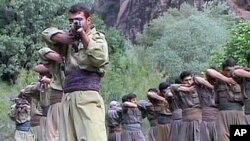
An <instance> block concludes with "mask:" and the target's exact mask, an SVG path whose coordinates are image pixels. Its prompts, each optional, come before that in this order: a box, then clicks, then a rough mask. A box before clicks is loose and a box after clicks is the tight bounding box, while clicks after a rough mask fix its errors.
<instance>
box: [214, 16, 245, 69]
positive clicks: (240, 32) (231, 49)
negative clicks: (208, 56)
mask: <svg viewBox="0 0 250 141" xmlns="http://www.w3.org/2000/svg"><path fill="white" fill-rule="evenodd" d="M231 35H232V37H231V39H230V40H229V41H228V42H227V43H226V45H225V46H223V52H218V53H217V54H214V58H213V60H214V61H217V62H218V63H221V62H222V61H223V60H224V59H226V58H229V57H232V58H235V59H236V60H237V61H238V63H239V64H240V65H243V66H247V65H248V64H247V60H246V52H247V51H248V50H249V46H250V42H249V41H250V22H249V21H240V22H239V23H238V24H236V25H235V26H234V27H233V28H232V29H231Z"/></svg>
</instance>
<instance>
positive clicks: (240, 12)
mask: <svg viewBox="0 0 250 141" xmlns="http://www.w3.org/2000/svg"><path fill="white" fill-rule="evenodd" d="M228 4H229V5H230V6H231V7H232V8H233V9H234V10H235V11H236V13H237V15H238V16H239V17H241V18H242V19H247V20H250V11H247V10H245V9H244V8H242V7H239V6H238V5H236V4H235V3H234V1H233V0H228Z"/></svg>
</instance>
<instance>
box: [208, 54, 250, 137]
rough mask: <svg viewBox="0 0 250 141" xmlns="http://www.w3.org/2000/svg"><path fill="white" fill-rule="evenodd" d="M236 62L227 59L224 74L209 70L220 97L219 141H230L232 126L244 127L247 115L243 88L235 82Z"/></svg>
mask: <svg viewBox="0 0 250 141" xmlns="http://www.w3.org/2000/svg"><path fill="white" fill-rule="evenodd" d="M235 66H236V61H235V60H233V59H231V58H230V59H227V60H225V62H224V63H223V64H222V70H223V71H222V73H220V72H218V71H217V70H215V69H208V70H207V71H208V75H209V76H211V77H213V78H215V79H216V80H217V84H216V85H214V86H215V88H214V89H215V91H216V93H217V96H218V106H219V114H218V119H217V130H218V140H219V141H229V139H230V136H229V135H230V129H229V127H230V125H244V124H246V121H245V114H244V112H243V101H244V96H243V94H242V90H241V87H240V85H239V84H238V83H236V82H237V81H236V82H235V81H234V79H233V78H234V77H233V75H232V70H233V69H234V67H235Z"/></svg>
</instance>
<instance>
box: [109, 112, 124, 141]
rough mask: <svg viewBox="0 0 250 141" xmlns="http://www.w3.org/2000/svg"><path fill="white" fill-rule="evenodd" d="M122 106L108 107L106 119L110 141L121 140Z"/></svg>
mask: <svg viewBox="0 0 250 141" xmlns="http://www.w3.org/2000/svg"><path fill="white" fill-rule="evenodd" d="M121 114H122V108H121V107H112V108H110V109H108V112H107V115H106V119H107V126H108V130H109V133H108V141H121V118H122V117H121V116H122V115H121Z"/></svg>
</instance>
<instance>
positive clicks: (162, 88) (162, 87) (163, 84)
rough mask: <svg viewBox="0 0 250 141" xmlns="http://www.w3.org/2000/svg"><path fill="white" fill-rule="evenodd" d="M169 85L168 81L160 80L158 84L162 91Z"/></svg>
mask: <svg viewBox="0 0 250 141" xmlns="http://www.w3.org/2000/svg"><path fill="white" fill-rule="evenodd" d="M169 86H170V83H168V82H161V83H160V84H159V91H160V92H162V91H163V90H164V89H167V88H168V87H169Z"/></svg>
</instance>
